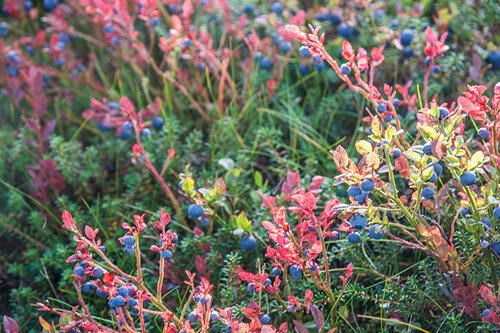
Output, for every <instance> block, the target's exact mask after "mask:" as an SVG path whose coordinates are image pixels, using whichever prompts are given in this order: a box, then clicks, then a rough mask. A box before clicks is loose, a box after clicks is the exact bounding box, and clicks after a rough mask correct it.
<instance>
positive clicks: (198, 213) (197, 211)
mask: <svg viewBox="0 0 500 333" xmlns="http://www.w3.org/2000/svg"><path fill="white" fill-rule="evenodd" d="M204 214H205V210H204V209H203V207H202V206H201V205H197V204H192V205H191V206H189V208H188V216H189V217H190V218H192V219H197V218H199V217H202V216H203V215H204Z"/></svg>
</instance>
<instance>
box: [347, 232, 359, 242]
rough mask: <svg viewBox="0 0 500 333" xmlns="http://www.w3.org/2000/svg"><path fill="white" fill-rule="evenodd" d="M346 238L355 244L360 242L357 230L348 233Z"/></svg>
mask: <svg viewBox="0 0 500 333" xmlns="http://www.w3.org/2000/svg"><path fill="white" fill-rule="evenodd" d="M347 240H348V241H349V243H351V244H357V243H359V242H361V236H360V234H359V233H357V232H351V233H350V234H349V235H347Z"/></svg>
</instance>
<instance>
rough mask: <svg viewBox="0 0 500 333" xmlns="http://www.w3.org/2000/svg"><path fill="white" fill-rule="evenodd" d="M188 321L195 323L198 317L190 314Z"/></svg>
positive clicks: (192, 313)
mask: <svg viewBox="0 0 500 333" xmlns="http://www.w3.org/2000/svg"><path fill="white" fill-rule="evenodd" d="M188 319H189V321H190V322H191V323H196V322H197V321H198V316H197V315H196V313H194V312H191V313H190V314H189V316H188Z"/></svg>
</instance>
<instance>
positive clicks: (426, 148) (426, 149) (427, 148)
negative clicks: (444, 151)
mask: <svg viewBox="0 0 500 333" xmlns="http://www.w3.org/2000/svg"><path fill="white" fill-rule="evenodd" d="M422 151H423V152H424V154H425V155H429V156H430V155H432V147H431V144H430V143H429V144H426V145H425V146H424V148H423V149H422Z"/></svg>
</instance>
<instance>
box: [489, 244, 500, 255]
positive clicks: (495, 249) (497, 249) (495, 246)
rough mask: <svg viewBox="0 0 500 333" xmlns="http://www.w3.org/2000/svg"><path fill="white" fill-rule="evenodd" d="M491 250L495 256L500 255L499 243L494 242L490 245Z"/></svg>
mask: <svg viewBox="0 0 500 333" xmlns="http://www.w3.org/2000/svg"><path fill="white" fill-rule="evenodd" d="M491 250H492V251H493V252H495V253H496V254H497V255H500V242H494V243H493V244H492V245H491Z"/></svg>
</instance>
